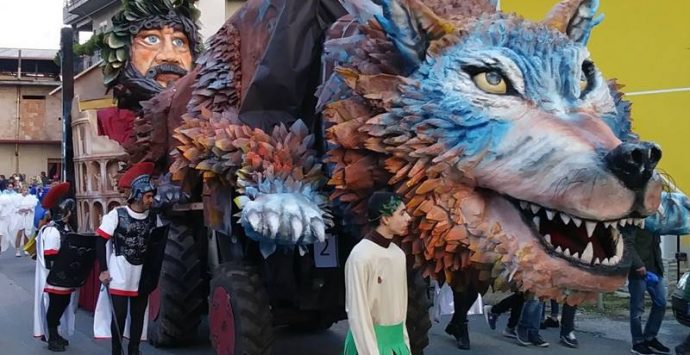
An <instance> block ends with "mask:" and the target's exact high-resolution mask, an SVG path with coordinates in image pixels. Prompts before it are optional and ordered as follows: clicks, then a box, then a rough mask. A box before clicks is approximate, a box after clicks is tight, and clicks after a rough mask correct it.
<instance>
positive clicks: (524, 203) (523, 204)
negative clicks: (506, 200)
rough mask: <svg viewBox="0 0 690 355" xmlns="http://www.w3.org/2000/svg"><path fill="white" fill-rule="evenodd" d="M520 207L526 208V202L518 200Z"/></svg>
mask: <svg viewBox="0 0 690 355" xmlns="http://www.w3.org/2000/svg"><path fill="white" fill-rule="evenodd" d="M520 208H522V209H523V210H526V209H527V202H525V201H520Z"/></svg>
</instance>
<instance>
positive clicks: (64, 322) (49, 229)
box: [33, 223, 79, 337]
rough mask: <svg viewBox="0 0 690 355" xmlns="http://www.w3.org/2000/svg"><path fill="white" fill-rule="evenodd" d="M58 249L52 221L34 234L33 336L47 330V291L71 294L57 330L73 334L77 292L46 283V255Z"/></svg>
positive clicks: (42, 334)
mask: <svg viewBox="0 0 690 355" xmlns="http://www.w3.org/2000/svg"><path fill="white" fill-rule="evenodd" d="M59 250H60V232H59V231H58V229H57V227H56V226H55V225H54V224H53V223H49V224H47V225H46V226H44V227H43V228H41V230H40V231H39V233H38V236H36V274H35V278H34V329H33V335H34V337H41V336H45V335H46V332H47V329H48V327H47V325H46V312H47V311H48V304H49V303H50V299H49V297H48V292H51V293H56V294H70V293H71V294H72V299H71V301H70V304H69V306H67V309H66V310H65V313H63V314H62V318H60V328H59V332H60V334H62V335H67V336H71V335H72V334H74V321H75V314H76V312H77V302H78V299H79V296H78V293H77V292H73V291H74V289H68V288H64V287H57V286H52V285H49V284H47V283H46V279H47V278H48V273H49V270H48V269H47V268H46V261H45V257H46V256H51V255H57V253H58V252H59Z"/></svg>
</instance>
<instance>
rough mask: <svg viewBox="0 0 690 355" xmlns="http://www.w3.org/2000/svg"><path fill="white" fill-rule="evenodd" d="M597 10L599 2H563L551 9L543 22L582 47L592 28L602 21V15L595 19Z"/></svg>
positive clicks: (575, 0) (588, 0) (595, 0)
mask: <svg viewBox="0 0 690 355" xmlns="http://www.w3.org/2000/svg"><path fill="white" fill-rule="evenodd" d="M598 8H599V0H563V1H561V2H560V3H559V4H557V5H556V6H554V7H553V9H551V12H549V14H548V15H546V19H544V21H543V22H544V23H545V24H547V25H548V26H551V27H553V28H555V29H557V30H559V31H561V32H563V33H565V34H566V35H568V37H570V39H572V40H573V41H575V42H577V43H580V44H582V45H583V46H584V45H586V44H587V41H588V40H589V35H590V34H591V33H592V29H593V28H594V26H596V25H598V24H599V23H601V21H602V20H603V19H604V15H599V16H596V17H595V15H596V12H597V9H598Z"/></svg>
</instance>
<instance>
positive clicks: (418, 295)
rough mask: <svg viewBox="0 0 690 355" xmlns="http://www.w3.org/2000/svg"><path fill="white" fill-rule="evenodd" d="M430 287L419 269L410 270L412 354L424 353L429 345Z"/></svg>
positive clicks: (407, 324)
mask: <svg viewBox="0 0 690 355" xmlns="http://www.w3.org/2000/svg"><path fill="white" fill-rule="evenodd" d="M428 287H429V286H428V285H427V283H426V281H425V280H424V278H423V277H422V275H421V273H420V272H419V271H417V270H410V271H408V276H407V321H406V326H407V334H408V335H409V337H410V347H411V348H412V349H411V350H412V355H422V354H424V348H425V347H426V346H427V345H429V329H431V318H430V317H429V308H430V307H431V300H430V299H429V293H428Z"/></svg>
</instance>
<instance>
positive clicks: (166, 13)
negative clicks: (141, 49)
mask: <svg viewBox="0 0 690 355" xmlns="http://www.w3.org/2000/svg"><path fill="white" fill-rule="evenodd" d="M194 2H196V0H122V6H123V9H122V10H121V11H120V12H118V13H117V14H116V15H115V16H113V18H112V22H113V27H112V29H111V30H110V31H108V32H106V33H105V34H104V35H103V40H102V42H101V43H100V47H101V58H102V59H103V77H104V82H105V84H106V86H108V87H112V86H113V85H115V84H116V82H117V78H118V77H119V75H120V72H122V70H123V69H124V67H125V64H126V63H127V61H128V60H129V51H130V46H131V43H132V38H133V37H134V36H135V35H136V34H137V33H139V31H141V29H142V28H143V29H147V28H159V27H163V26H165V25H171V24H174V25H177V26H181V27H182V30H183V31H184V32H185V34H186V35H187V37H188V38H189V41H190V48H191V50H192V57H193V58H196V57H197V56H198V54H199V53H201V51H202V50H203V43H202V40H201V34H200V33H199V24H198V20H199V10H197V9H196V7H194Z"/></svg>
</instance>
